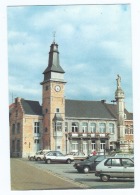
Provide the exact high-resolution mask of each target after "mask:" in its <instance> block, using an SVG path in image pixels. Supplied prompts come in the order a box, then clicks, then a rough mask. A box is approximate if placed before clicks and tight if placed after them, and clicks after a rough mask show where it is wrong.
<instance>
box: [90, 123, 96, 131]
mask: <svg viewBox="0 0 140 195" xmlns="http://www.w3.org/2000/svg"><path fill="white" fill-rule="evenodd" d="M90 131H91V133H96V123H90Z"/></svg>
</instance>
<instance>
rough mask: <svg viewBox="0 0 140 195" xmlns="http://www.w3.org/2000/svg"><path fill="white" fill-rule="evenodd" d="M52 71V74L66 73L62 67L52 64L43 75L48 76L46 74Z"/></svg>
mask: <svg viewBox="0 0 140 195" xmlns="http://www.w3.org/2000/svg"><path fill="white" fill-rule="evenodd" d="M50 71H52V72H59V73H65V71H64V70H63V68H62V67H61V66H60V65H57V66H55V65H54V64H52V65H49V66H48V67H47V68H46V69H45V71H44V72H43V74H46V73H48V72H50Z"/></svg>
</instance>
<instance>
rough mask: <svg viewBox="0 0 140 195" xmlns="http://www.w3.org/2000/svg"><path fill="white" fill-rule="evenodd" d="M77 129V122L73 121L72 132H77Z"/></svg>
mask: <svg viewBox="0 0 140 195" xmlns="http://www.w3.org/2000/svg"><path fill="white" fill-rule="evenodd" d="M78 130H79V125H78V123H77V122H73V123H72V132H73V133H75V132H78Z"/></svg>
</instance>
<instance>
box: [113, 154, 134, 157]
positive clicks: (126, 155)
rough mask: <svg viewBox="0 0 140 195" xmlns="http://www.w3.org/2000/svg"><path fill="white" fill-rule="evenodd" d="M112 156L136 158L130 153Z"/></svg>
mask: <svg viewBox="0 0 140 195" xmlns="http://www.w3.org/2000/svg"><path fill="white" fill-rule="evenodd" d="M111 156H113V157H114V156H115V157H118V158H119V157H126V158H133V157H134V154H130V153H115V154H112V155H111Z"/></svg>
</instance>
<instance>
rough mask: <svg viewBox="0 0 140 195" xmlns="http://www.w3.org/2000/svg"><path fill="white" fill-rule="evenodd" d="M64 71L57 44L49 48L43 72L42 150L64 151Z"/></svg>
mask: <svg viewBox="0 0 140 195" xmlns="http://www.w3.org/2000/svg"><path fill="white" fill-rule="evenodd" d="M64 73H65V72H64V70H63V69H62V67H61V66H60V63H59V52H58V44H56V43H55V40H54V41H53V43H52V44H51V46H50V52H49V59H48V66H47V68H46V69H45V71H44V72H43V74H44V80H43V82H42V83H41V85H42V112H43V140H42V141H43V148H46V149H51V150H61V151H64V148H65V146H64V143H65V141H64V139H65V136H64V118H65V99H64V86H65V83H66V82H65V81H64Z"/></svg>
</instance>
